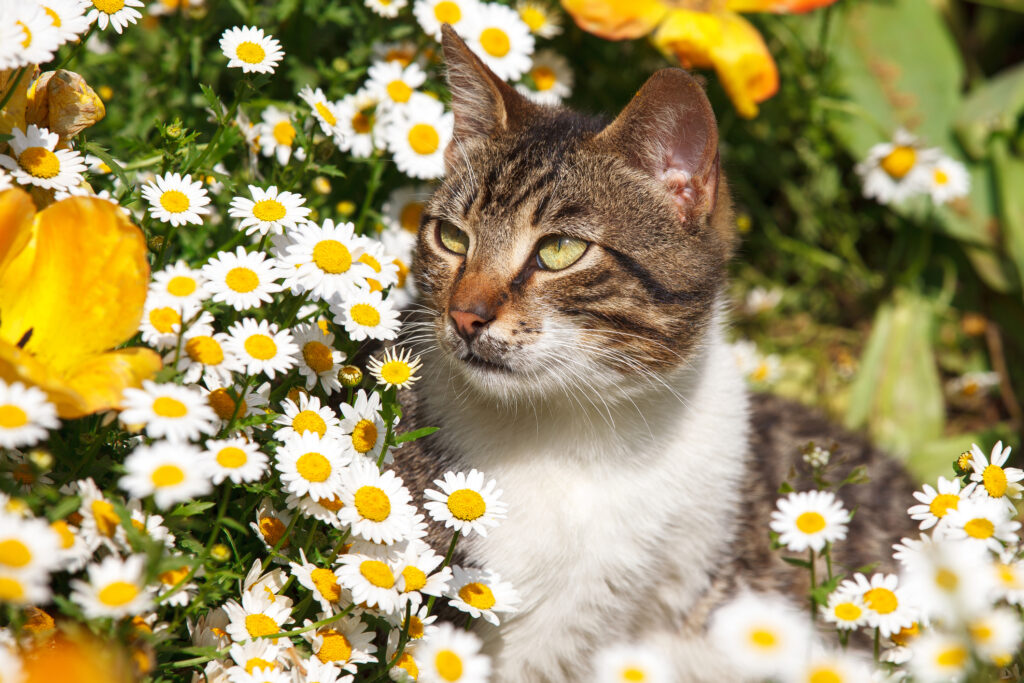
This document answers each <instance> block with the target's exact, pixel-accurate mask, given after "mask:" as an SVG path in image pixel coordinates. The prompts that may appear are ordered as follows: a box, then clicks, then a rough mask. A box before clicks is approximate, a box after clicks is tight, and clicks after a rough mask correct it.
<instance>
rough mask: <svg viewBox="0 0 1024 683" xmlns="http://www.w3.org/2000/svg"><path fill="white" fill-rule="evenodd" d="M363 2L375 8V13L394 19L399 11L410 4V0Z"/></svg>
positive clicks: (367, 0) (373, 0)
mask: <svg viewBox="0 0 1024 683" xmlns="http://www.w3.org/2000/svg"><path fill="white" fill-rule="evenodd" d="M363 4H364V5H366V6H367V7H369V8H370V9H371V10H373V12H374V14H377V15H380V16H382V17H385V18H386V19H394V18H395V17H397V16H398V11H399V10H400V9H402V8H403V7H405V6H406V5H408V4H409V2H408V0H363Z"/></svg>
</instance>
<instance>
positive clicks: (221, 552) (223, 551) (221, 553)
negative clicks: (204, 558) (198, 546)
mask: <svg viewBox="0 0 1024 683" xmlns="http://www.w3.org/2000/svg"><path fill="white" fill-rule="evenodd" d="M210 557H212V558H213V559H214V560H216V561H217V562H227V561H228V560H230V559H231V549H230V548H228V547H227V546H226V545H224V544H223V543H217V544H216V545H214V546H213V547H212V548H210Z"/></svg>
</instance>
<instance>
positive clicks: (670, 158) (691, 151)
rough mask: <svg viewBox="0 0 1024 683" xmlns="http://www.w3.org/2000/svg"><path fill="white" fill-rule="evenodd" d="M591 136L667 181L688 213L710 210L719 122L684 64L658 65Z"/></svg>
mask: <svg viewBox="0 0 1024 683" xmlns="http://www.w3.org/2000/svg"><path fill="white" fill-rule="evenodd" d="M595 141H596V142H598V143H599V144H603V145H605V146H606V148H607V149H610V150H611V151H613V152H615V153H617V154H621V155H624V156H625V157H626V158H627V159H628V160H629V162H630V164H632V165H633V166H635V167H637V168H640V169H641V170H644V171H647V172H648V173H650V174H651V175H653V176H654V177H655V178H658V179H659V180H661V181H662V182H664V183H665V185H666V186H667V188H668V190H669V192H671V194H672V198H673V199H674V200H675V202H676V205H677V207H678V208H679V212H680V216H681V217H682V218H683V219H684V220H685V219H686V218H689V217H692V216H694V215H700V214H710V213H711V212H712V211H714V208H715V203H716V201H717V199H718V176H719V161H718V126H717V125H716V124H715V114H714V112H713V111H712V110H711V103H710V102H708V98H707V95H705V94H704V89H703V88H701V87H700V84H698V83H697V81H696V80H694V78H693V77H692V76H690V75H689V74H688V73H686V72H685V71H683V70H682V69H662V70H661V71H658V72H656V73H655V74H654V75H653V76H651V77H650V78H649V79H648V80H647V82H646V83H644V85H643V87H642V88H640V91H639V92H638V93H637V94H636V95H635V96H634V97H633V100H632V101H631V102H630V103H629V104H628V105H627V106H626V108H625V109H623V110H622V113H621V114H619V116H618V118H616V119H615V120H614V121H613V122H612V123H611V124H609V125H608V126H607V127H606V128H605V129H604V130H603V131H601V132H600V133H599V134H598V135H597V137H596V138H595Z"/></svg>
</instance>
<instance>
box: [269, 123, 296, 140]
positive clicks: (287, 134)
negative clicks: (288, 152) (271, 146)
mask: <svg viewBox="0 0 1024 683" xmlns="http://www.w3.org/2000/svg"><path fill="white" fill-rule="evenodd" d="M274 140H275V141H277V144H279V145H284V146H285V147H291V146H292V142H293V141H294V140H295V126H293V125H292V123H291V121H289V120H288V119H284V120H282V121H278V122H277V123H275V124H274Z"/></svg>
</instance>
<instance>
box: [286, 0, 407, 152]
mask: <svg viewBox="0 0 1024 683" xmlns="http://www.w3.org/2000/svg"><path fill="white" fill-rule="evenodd" d="M402 1H403V2H404V0H402ZM299 97H301V98H302V101H303V102H305V103H306V104H308V105H309V107H310V109H312V110H313V116H314V117H315V118H316V120H317V121H319V122H320V130H322V131H323V133H324V135H326V136H328V137H330V138H336V137H338V135H339V132H338V120H339V114H338V105H337V104H336V103H335V102H331V101H330V100H329V99H327V96H326V95H324V91H323V90H321V89H320V88H317V89H316V90H313V89H312V88H310V87H309V86H308V85H307V86H306V87H305V88H303V89H302V90H300V91H299Z"/></svg>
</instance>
